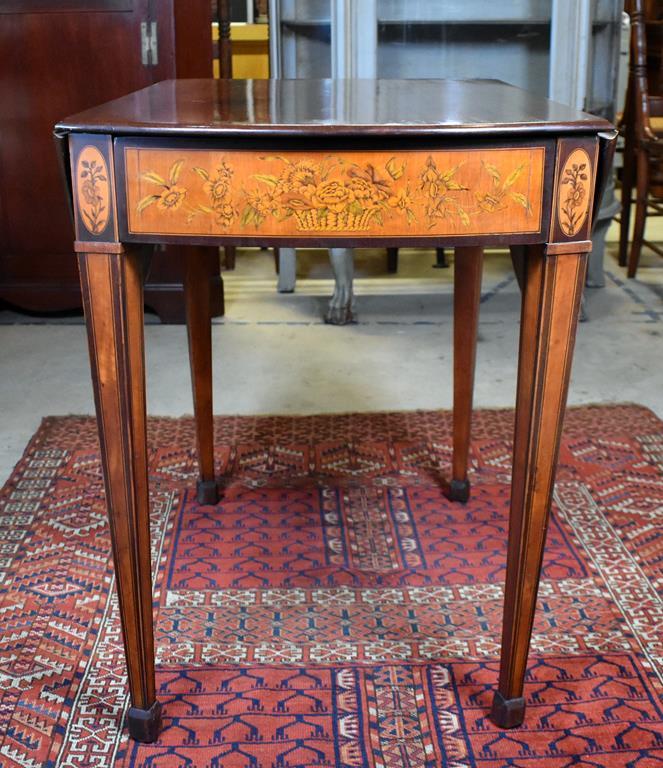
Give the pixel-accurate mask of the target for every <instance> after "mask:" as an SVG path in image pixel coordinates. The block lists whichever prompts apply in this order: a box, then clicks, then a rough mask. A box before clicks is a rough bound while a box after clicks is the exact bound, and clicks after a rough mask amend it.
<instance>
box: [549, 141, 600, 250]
mask: <svg viewBox="0 0 663 768" xmlns="http://www.w3.org/2000/svg"><path fill="white" fill-rule="evenodd" d="M591 189H592V162H591V160H590V159H589V155H588V154H587V152H585V150H584V149H581V148H580V147H578V149H575V150H573V152H571V154H570V155H569V156H568V158H567V159H566V162H565V163H564V168H563V169H562V173H561V175H560V179H559V185H558V188H557V220H558V221H559V226H560V227H561V229H562V232H563V233H564V234H565V235H566V236H567V237H573V236H574V235H575V234H577V233H578V232H579V231H580V229H581V227H582V225H583V224H584V223H585V219H586V218H587V213H588V212H589V203H590V197H591V195H590V192H591Z"/></svg>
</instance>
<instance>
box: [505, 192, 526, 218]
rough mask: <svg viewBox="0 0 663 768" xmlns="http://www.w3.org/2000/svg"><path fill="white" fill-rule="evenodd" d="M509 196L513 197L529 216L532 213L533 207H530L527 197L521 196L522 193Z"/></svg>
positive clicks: (512, 193) (511, 193) (513, 193)
mask: <svg viewBox="0 0 663 768" xmlns="http://www.w3.org/2000/svg"><path fill="white" fill-rule="evenodd" d="M509 194H510V195H511V198H512V199H513V200H515V201H516V202H517V203H518V205H522V207H523V208H524V209H525V210H526V211H527V213H528V214H530V213H532V206H531V205H530V203H529V200H528V199H527V198H526V197H525V195H523V194H521V193H520V192H510V193H509Z"/></svg>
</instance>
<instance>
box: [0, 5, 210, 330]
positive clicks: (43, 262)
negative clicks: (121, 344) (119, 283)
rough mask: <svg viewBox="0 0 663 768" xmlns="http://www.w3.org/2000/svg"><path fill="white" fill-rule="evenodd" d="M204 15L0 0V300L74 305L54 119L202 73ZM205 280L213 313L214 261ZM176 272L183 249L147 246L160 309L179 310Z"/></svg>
mask: <svg viewBox="0 0 663 768" xmlns="http://www.w3.org/2000/svg"><path fill="white" fill-rule="evenodd" d="M210 25H211V9H210V2H209V0H187V2H186V3H182V2H177V0H159V2H154V0H87V1H86V2H83V1H82V0H5V1H4V2H2V3H0V72H2V77H0V104H1V105H2V107H1V108H0V136H1V137H2V138H1V141H0V180H1V181H2V183H1V184H0V301H2V300H4V301H6V302H9V303H10V304H12V305H14V306H17V307H19V308H22V309H27V310H31V311H39V312H54V311H61V310H71V309H76V308H80V307H81V294H80V284H79V280H78V269H77V265H76V257H75V254H74V252H73V250H72V247H71V232H72V228H71V227H72V225H71V215H70V213H69V210H68V203H67V200H66V196H65V195H64V193H63V189H62V180H61V170H60V168H59V167H58V161H57V157H56V153H55V152H54V151H53V137H52V132H53V123H54V122H55V121H56V120H57V119H58V118H59V117H61V116H62V115H63V114H70V113H72V112H76V111H80V110H82V109H85V108H86V107H89V106H92V105H93V104H95V103H98V102H99V101H104V100H109V99H113V98H116V97H118V96H120V95H122V94H124V93H127V92H128V91H131V90H135V89H138V88H142V87H144V86H147V85H149V84H150V83H154V82H157V81H159V80H164V79H165V78H169V77H176V76H177V77H209V76H210V74H211V67H212V63H211V62H212V43H211V30H210ZM209 279H210V281H211V287H210V290H211V293H212V297H213V302H214V303H213V311H214V312H215V314H218V313H220V312H222V310H223V293H222V286H221V281H220V276H219V270H218V268H216V269H215V270H214V273H210V275H209ZM182 283H183V274H182V259H181V254H180V253H179V252H178V251H172V250H170V249H167V250H166V251H159V252H158V253H156V254H155V257H154V259H153V263H152V269H151V272H150V275H149V278H148V283H147V285H146V290H145V299H146V302H147V304H148V305H149V306H150V307H151V308H152V309H154V310H155V311H157V312H158V313H159V315H160V316H161V318H162V319H163V320H170V321H173V320H179V321H182V320H183V319H184V294H183V288H182Z"/></svg>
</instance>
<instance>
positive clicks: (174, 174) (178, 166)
mask: <svg viewBox="0 0 663 768" xmlns="http://www.w3.org/2000/svg"><path fill="white" fill-rule="evenodd" d="M183 165H184V160H178V161H177V162H175V163H173V164H172V166H171V168H170V183H171V185H173V184H177V181H178V179H179V178H180V173H182V166H183Z"/></svg>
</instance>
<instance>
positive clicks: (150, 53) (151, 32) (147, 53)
mask: <svg viewBox="0 0 663 768" xmlns="http://www.w3.org/2000/svg"><path fill="white" fill-rule="evenodd" d="M140 50H141V60H142V62H143V66H144V67H155V66H156V65H157V64H158V63H159V42H158V39H157V23H156V21H142V22H141V24H140Z"/></svg>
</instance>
